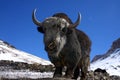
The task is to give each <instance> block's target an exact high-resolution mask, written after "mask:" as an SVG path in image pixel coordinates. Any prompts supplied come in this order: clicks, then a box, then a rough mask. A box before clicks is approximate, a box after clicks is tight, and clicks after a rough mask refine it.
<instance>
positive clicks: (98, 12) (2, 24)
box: [0, 0, 120, 60]
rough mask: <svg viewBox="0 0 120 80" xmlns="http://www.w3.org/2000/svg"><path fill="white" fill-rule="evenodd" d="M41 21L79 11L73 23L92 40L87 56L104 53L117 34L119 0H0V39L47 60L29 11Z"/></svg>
mask: <svg viewBox="0 0 120 80" xmlns="http://www.w3.org/2000/svg"><path fill="white" fill-rule="evenodd" d="M35 8H37V14H36V15H37V18H38V19H39V20H40V21H43V20H44V19H45V18H47V17H50V16H51V15H53V14H54V13H57V12H64V13H66V14H67V15H68V16H69V17H70V18H71V19H72V21H73V22H75V21H76V19H77V13H78V12H80V13H81V15H82V19H81V24H80V25H79V26H78V27H77V28H78V29H80V30H82V31H84V32H85V33H86V34H87V35H88V36H89V37H90V39H91V41H92V51H91V59H92V58H93V57H94V56H95V55H97V54H103V53H105V52H106V51H107V50H108V49H109V48H110V46H111V44H112V42H113V41H114V40H116V39H117V38H119V37H120V0H69V1H68V0H0V39H2V40H4V41H7V42H9V43H10V44H12V45H14V46H15V47H16V48H18V49H20V50H23V51H25V52H28V53H31V54H33V55H36V56H38V57H41V58H44V59H47V60H48V57H47V53H46V52H45V51H44V45H43V35H42V34H40V33H39V32H37V30H36V25H34V24H33V22H32V18H31V15H32V11H33V9H35Z"/></svg>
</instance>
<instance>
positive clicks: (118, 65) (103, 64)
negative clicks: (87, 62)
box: [91, 48, 120, 76]
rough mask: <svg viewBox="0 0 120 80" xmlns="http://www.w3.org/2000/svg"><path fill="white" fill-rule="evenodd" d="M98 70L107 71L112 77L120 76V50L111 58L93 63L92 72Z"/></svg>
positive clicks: (103, 58)
mask: <svg viewBox="0 0 120 80" xmlns="http://www.w3.org/2000/svg"><path fill="white" fill-rule="evenodd" d="M97 68H101V69H105V70H106V71H107V72H108V73H109V74H110V75H119V76H120V48H117V49H116V50H115V51H114V52H113V53H111V54H110V55H109V56H107V57H106V58H105V57H101V58H100V59H98V60H96V61H94V62H92V63H91V70H95V69H97Z"/></svg>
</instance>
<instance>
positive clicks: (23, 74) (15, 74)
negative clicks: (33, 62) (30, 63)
mask: <svg viewBox="0 0 120 80" xmlns="http://www.w3.org/2000/svg"><path fill="white" fill-rule="evenodd" d="M52 77H53V73H52V72H43V73H41V72H32V71H29V70H28V71H27V70H26V71H22V70H21V71H20V70H18V71H0V79H1V78H8V79H19V78H31V79H37V78H52Z"/></svg>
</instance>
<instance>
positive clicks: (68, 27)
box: [32, 9, 80, 56]
mask: <svg viewBox="0 0 120 80" xmlns="http://www.w3.org/2000/svg"><path fill="white" fill-rule="evenodd" d="M35 13H36V9H35V10H34V11H33V14H32V19H33V22H34V23H35V24H36V25H37V26H38V28H37V29H38V31H39V32H41V33H43V34H44V44H45V50H46V51H47V52H48V54H49V55H52V56H58V55H59V53H60V51H61V50H62V48H63V47H64V45H65V44H66V40H67V35H69V34H71V33H72V29H73V28H75V27H76V26H78V24H79V23H80V14H78V19H77V21H76V22H75V23H72V22H71V20H70V19H69V18H68V16H67V15H66V14H64V13H57V14H55V15H53V16H52V17H49V18H47V19H45V20H44V21H43V22H40V21H38V20H37V19H36V17H35Z"/></svg>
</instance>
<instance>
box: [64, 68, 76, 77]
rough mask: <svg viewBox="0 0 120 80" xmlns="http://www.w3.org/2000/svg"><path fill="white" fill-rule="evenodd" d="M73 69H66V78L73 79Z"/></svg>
mask: <svg viewBox="0 0 120 80" xmlns="http://www.w3.org/2000/svg"><path fill="white" fill-rule="evenodd" d="M73 69H74V67H67V70H66V72H65V76H64V77H66V78H72V77H73Z"/></svg>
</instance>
